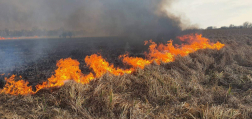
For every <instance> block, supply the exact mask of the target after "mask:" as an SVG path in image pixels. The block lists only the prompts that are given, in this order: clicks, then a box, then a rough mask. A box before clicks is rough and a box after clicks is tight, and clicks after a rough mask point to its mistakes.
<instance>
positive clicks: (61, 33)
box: [0, 27, 82, 38]
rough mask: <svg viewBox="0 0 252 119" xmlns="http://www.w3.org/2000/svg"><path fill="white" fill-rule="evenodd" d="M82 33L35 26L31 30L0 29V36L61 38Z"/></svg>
mask: <svg viewBox="0 0 252 119" xmlns="http://www.w3.org/2000/svg"><path fill="white" fill-rule="evenodd" d="M78 34H82V32H81V31H68V30H64V29H63V28H61V29H56V30H45V29H43V30H42V29H39V28H37V27H34V28H32V29H31V30H9V29H7V28H6V29H4V30H0V36H1V37H31V36H58V37H61V38H66V37H70V38H71V37H73V36H74V35H78Z"/></svg>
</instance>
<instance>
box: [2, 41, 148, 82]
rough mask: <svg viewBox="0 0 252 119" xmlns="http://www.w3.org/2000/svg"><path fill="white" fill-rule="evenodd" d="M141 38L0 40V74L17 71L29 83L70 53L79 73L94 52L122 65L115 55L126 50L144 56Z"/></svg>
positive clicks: (50, 71) (46, 74)
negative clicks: (86, 58) (76, 61)
mask: <svg viewBox="0 0 252 119" xmlns="http://www.w3.org/2000/svg"><path fill="white" fill-rule="evenodd" d="M143 41H144V40H135V39H134V40H133V39H128V38H119V37H97V38H71V39H70V38H67V39H29V40H5V41H0V62H1V64H0V74H3V73H5V75H3V76H1V78H2V79H3V77H4V76H10V75H12V74H15V75H20V76H22V77H23V78H24V79H26V80H28V81H29V82H31V84H32V83H38V82H39V81H41V80H46V79H47V78H49V77H50V76H51V75H52V74H53V72H54V70H55V69H56V68H57V67H56V62H57V61H58V60H60V59H61V58H68V57H71V58H72V59H76V60H78V61H79V62H80V69H81V70H82V71H83V73H86V72H88V71H89V69H88V68H87V67H85V63H84V58H85V57H86V56H87V55H91V54H94V53H99V54H101V55H102V56H103V57H104V58H105V59H106V60H107V61H109V62H110V63H114V64H115V66H123V65H122V63H121V62H120V60H119V59H118V56H119V55H121V54H124V53H126V52H128V53H129V54H130V55H133V56H138V57H144V54H143V53H144V51H147V49H148V46H144V42H143Z"/></svg>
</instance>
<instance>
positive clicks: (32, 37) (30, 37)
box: [0, 36, 39, 40]
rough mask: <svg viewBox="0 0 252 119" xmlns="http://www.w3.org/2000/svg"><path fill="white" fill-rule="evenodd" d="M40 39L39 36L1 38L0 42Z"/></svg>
mask: <svg viewBox="0 0 252 119" xmlns="http://www.w3.org/2000/svg"><path fill="white" fill-rule="evenodd" d="M36 38H39V37H38V36H29V37H8V38H5V37H1V36H0V40H14V39H36Z"/></svg>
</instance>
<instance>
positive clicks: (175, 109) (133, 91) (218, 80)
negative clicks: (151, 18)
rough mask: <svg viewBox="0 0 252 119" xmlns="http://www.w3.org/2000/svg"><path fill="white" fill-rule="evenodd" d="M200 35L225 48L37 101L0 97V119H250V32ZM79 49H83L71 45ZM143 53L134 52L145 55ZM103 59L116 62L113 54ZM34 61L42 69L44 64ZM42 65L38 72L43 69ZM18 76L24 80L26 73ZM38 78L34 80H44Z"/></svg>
mask: <svg viewBox="0 0 252 119" xmlns="http://www.w3.org/2000/svg"><path fill="white" fill-rule="evenodd" d="M197 32H199V33H202V34H203V36H204V37H207V38H209V39H210V40H211V41H212V42H217V41H220V42H221V43H224V44H225V47H224V48H222V49H221V50H210V49H204V50H198V51H196V52H194V53H191V54H189V55H188V56H185V57H179V56H178V57H176V59H175V61H174V62H171V63H167V64H164V63H162V64H161V65H157V64H155V63H153V64H151V65H148V66H147V67H145V68H144V69H137V70H136V71H135V72H134V73H132V74H125V75H123V76H113V75H110V74H106V75H104V76H102V77H101V78H99V79H96V80H93V81H91V82H90V83H89V84H86V85H82V84H79V83H76V82H73V81H69V82H66V84H65V85H64V86H63V87H61V88H53V89H44V90H40V91H39V92H38V93H36V94H35V95H28V96H21V95H19V96H12V95H7V94H0V102H1V104H0V118H62V119H65V118H69V119H70V118H116V119H117V118H192V119H194V118H206V119H208V118H220V119H226V118H244V119H250V118H252V29H218V30H202V31H197ZM79 41H81V40H79ZM57 43H58V42H57ZM104 43H105V42H103V43H101V44H104ZM106 43H107V42H106ZM99 44H100V43H98V44H97V45H98V46H99ZM108 44H109V45H111V47H106V48H111V51H112V50H115V49H116V50H117V49H118V50H128V49H130V48H134V46H132V45H131V44H130V45H129V46H130V47H121V46H120V45H117V46H118V47H114V44H110V43H108ZM136 44H138V43H137V42H136ZM97 45H95V46H97ZM59 46H60V45H59ZM70 46H71V45H70ZM75 47H78V49H80V48H81V47H82V45H79V46H74V45H72V48H73V49H74V48H75ZM83 47H84V46H83ZM85 47H89V46H88V45H87V46H85ZM91 47H92V46H90V48H91ZM101 47H102V46H101ZM61 48H62V47H61ZM70 48H71V47H70ZM90 48H87V49H90ZM127 48H128V49H127ZM45 49H47V48H45ZM98 49H99V48H98ZM101 49H102V48H101ZM143 49H144V48H143ZM143 49H135V50H131V51H132V52H134V53H139V54H140V55H141V52H143V51H142V50H143ZM62 50H63V51H61V50H60V49H59V51H57V50H56V51H55V52H54V53H55V54H54V55H53V56H55V55H56V54H59V55H60V54H61V53H62V56H63V57H60V58H65V57H64V50H65V49H64V48H63V49H62ZM48 52H49V51H48ZM57 52H58V53H57ZM59 52H60V53H59ZM105 52H106V51H105ZM118 52H124V51H118ZM72 53H73V54H74V53H76V54H75V55H73V58H75V57H74V56H80V55H79V54H84V53H83V51H78V50H76V51H75V52H72ZM102 53H103V52H101V54H102ZM87 55H88V53H87ZM103 55H104V54H103ZM105 55H106V56H108V60H109V61H112V60H113V58H111V59H110V58H109V55H110V54H109V53H108V54H105ZM115 55H117V54H115ZM50 56H51V55H49V56H48V57H50ZM66 56H69V55H68V53H66ZM82 56H83V55H82ZM106 56H104V57H106ZM48 57H45V58H44V59H48ZM83 57H84V56H83ZM83 57H80V59H82V60H83V59H84V58H83ZM49 59H50V58H49ZM55 59H57V58H55ZM55 59H54V60H55ZM76 59H78V57H77V58H76ZM34 61H35V60H34ZM36 61H37V62H38V63H37V64H39V61H40V60H36ZM52 61H53V60H52ZM52 61H50V62H52ZM79 61H81V60H79ZM115 62H116V61H115ZM55 63H56V62H55ZM42 64H43V63H41V65H39V66H41V67H42V68H43V65H42ZM50 65H51V64H50ZM50 65H48V69H50V70H49V71H53V70H54V69H55V68H52V67H53V66H55V64H54V65H53V63H52V67H50ZM81 65H82V64H81ZM118 65H120V63H118ZM32 66H33V65H32ZM38 69H39V68H38ZM83 69H85V67H83ZM41 70H42V69H41ZM43 70H47V69H46V68H45V69H43ZM20 72H21V73H20V74H21V75H24V74H23V73H22V72H26V70H22V71H20ZM31 72H35V73H36V72H40V70H37V71H31ZM12 73H13V72H12ZM51 73H52V72H50V74H46V73H45V74H46V75H51ZM36 76H37V77H36V78H34V79H38V77H40V78H39V79H41V80H43V78H41V76H40V75H36ZM2 77H3V76H2ZM45 78H47V77H45ZM35 82H39V81H34V83H35Z"/></svg>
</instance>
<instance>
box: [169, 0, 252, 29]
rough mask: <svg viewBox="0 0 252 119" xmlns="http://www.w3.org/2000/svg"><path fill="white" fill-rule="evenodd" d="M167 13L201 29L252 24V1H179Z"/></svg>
mask: <svg viewBox="0 0 252 119" xmlns="http://www.w3.org/2000/svg"><path fill="white" fill-rule="evenodd" d="M167 11H169V12H171V13H173V14H175V15H176V16H180V17H181V19H182V20H184V21H190V23H191V24H195V25H197V26H198V27H200V28H206V27H208V26H216V27H221V26H229V25H230V24H234V25H242V24H243V23H244V22H246V21H248V22H252V0H178V1H175V2H174V3H173V5H172V7H170V8H167Z"/></svg>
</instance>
